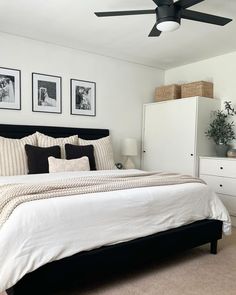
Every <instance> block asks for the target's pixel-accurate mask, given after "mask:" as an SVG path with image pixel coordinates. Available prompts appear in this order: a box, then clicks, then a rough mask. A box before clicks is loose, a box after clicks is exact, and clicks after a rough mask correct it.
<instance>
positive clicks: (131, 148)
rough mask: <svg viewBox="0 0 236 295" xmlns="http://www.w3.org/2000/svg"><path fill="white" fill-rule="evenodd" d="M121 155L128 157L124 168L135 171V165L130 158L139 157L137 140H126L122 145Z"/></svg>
mask: <svg viewBox="0 0 236 295" xmlns="http://www.w3.org/2000/svg"><path fill="white" fill-rule="evenodd" d="M121 153H122V155H123V156H126V157H127V159H126V162H125V164H124V168H125V169H134V168H135V165H134V162H133V161H132V159H131V158H130V157H134V156H137V155H138V146H137V140H136V139H135V138H125V139H124V140H123V143H122V150H121Z"/></svg>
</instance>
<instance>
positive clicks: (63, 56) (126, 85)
mask: <svg viewBox="0 0 236 295" xmlns="http://www.w3.org/2000/svg"><path fill="white" fill-rule="evenodd" d="M0 44H1V46H0V66H2V67H9V68H15V69H20V70H21V74H22V110H21V111H12V110H0V123H2V124H31V125H32V124H35V125H50V126H64V127H82V128H83V127H88V128H108V129H110V130H111V135H112V139H113V145H114V150H115V159H116V161H120V160H121V156H120V143H121V139H123V138H125V137H135V138H137V139H138V140H139V141H140V140H141V125H142V105H143V103H146V102H149V101H152V100H153V96H154V89H155V87H156V86H158V85H160V84H163V82H164V72H163V71H161V70H157V69H154V68H150V67H146V66H142V65H137V64H132V63H129V62H125V61H121V60H116V59H112V58H107V57H103V56H99V55H94V54H89V53H86V52H82V51H78V50H74V49H70V48H65V47H60V46H56V45H52V44H48V43H43V42H38V41H34V40H30V39H25V38H21V37H16V36H12V35H8V34H3V33H0ZM32 72H38V73H44V74H51V75H59V76H61V77H62V111H63V113H62V114H44V113H35V112H32V111H31V110H32V82H31V74H32ZM71 78H74V79H82V80H88V81H95V82H96V83H97V115H96V117H84V116H72V115H70V79H71ZM139 161H140V158H139V157H137V159H136V164H137V165H139Z"/></svg>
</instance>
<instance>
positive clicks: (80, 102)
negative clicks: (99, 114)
mask: <svg viewBox="0 0 236 295" xmlns="http://www.w3.org/2000/svg"><path fill="white" fill-rule="evenodd" d="M71 114H72V115H82V116H96V83H95V82H90V81H83V80H75V79H71Z"/></svg>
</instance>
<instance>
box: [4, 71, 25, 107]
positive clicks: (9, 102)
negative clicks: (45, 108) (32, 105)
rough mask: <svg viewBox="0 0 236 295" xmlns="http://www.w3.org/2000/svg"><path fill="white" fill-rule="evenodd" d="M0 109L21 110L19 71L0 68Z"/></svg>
mask: <svg viewBox="0 0 236 295" xmlns="http://www.w3.org/2000/svg"><path fill="white" fill-rule="evenodd" d="M0 108H1V109H10V110H20V109H21V71H20V70H15V69H8V68H1V67H0Z"/></svg>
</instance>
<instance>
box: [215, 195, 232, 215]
mask: <svg viewBox="0 0 236 295" xmlns="http://www.w3.org/2000/svg"><path fill="white" fill-rule="evenodd" d="M218 196H219V197H220V199H221V201H222V203H223V204H224V205H225V207H226V209H227V210H228V211H229V214H230V215H233V216H236V198H235V197H231V196H227V195H221V194H218Z"/></svg>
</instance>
